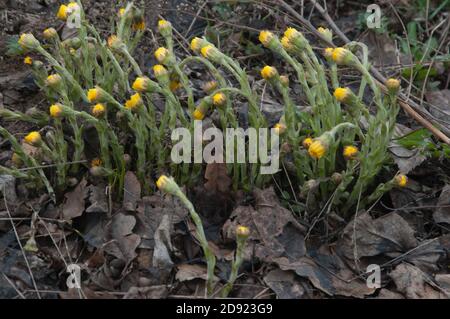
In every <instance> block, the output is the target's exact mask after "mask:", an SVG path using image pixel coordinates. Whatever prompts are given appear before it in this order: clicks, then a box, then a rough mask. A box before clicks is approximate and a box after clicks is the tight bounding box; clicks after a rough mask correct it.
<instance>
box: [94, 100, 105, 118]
mask: <svg viewBox="0 0 450 319" xmlns="http://www.w3.org/2000/svg"><path fill="white" fill-rule="evenodd" d="M105 113H106V106H105V104H103V103H97V104H95V105H94V106H93V107H92V115H94V116H95V117H96V118H99V117H102V116H103V115H104V114H105Z"/></svg>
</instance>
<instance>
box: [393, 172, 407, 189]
mask: <svg viewBox="0 0 450 319" xmlns="http://www.w3.org/2000/svg"><path fill="white" fill-rule="evenodd" d="M394 184H395V185H396V186H398V187H402V188H403V187H405V186H406V185H407V184H408V177H407V176H406V175H403V174H399V175H397V176H395V177H394Z"/></svg>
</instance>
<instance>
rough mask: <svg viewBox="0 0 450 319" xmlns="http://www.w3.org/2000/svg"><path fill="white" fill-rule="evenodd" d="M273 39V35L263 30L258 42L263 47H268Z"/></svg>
mask: <svg viewBox="0 0 450 319" xmlns="http://www.w3.org/2000/svg"><path fill="white" fill-rule="evenodd" d="M274 38H275V35H274V34H273V33H272V32H270V31H268V30H263V31H261V32H260V33H259V41H260V42H261V43H262V44H263V45H264V46H265V47H269V46H270V44H271V42H272V40H273V39H274Z"/></svg>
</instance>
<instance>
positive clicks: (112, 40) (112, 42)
mask: <svg viewBox="0 0 450 319" xmlns="http://www.w3.org/2000/svg"><path fill="white" fill-rule="evenodd" d="M121 45H122V41H121V40H120V39H119V38H118V37H117V35H114V34H113V35H111V36H110V37H108V47H110V48H111V49H118V48H119V47H120V46H121Z"/></svg>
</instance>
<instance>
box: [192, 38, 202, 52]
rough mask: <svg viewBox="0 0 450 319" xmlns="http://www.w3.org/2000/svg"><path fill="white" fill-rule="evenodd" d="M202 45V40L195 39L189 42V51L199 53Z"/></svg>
mask: <svg viewBox="0 0 450 319" xmlns="http://www.w3.org/2000/svg"><path fill="white" fill-rule="evenodd" d="M202 45H203V39H200V38H197V37H195V38H193V39H192V40H191V50H192V51H194V52H199V51H200V50H201V49H202Z"/></svg>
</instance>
